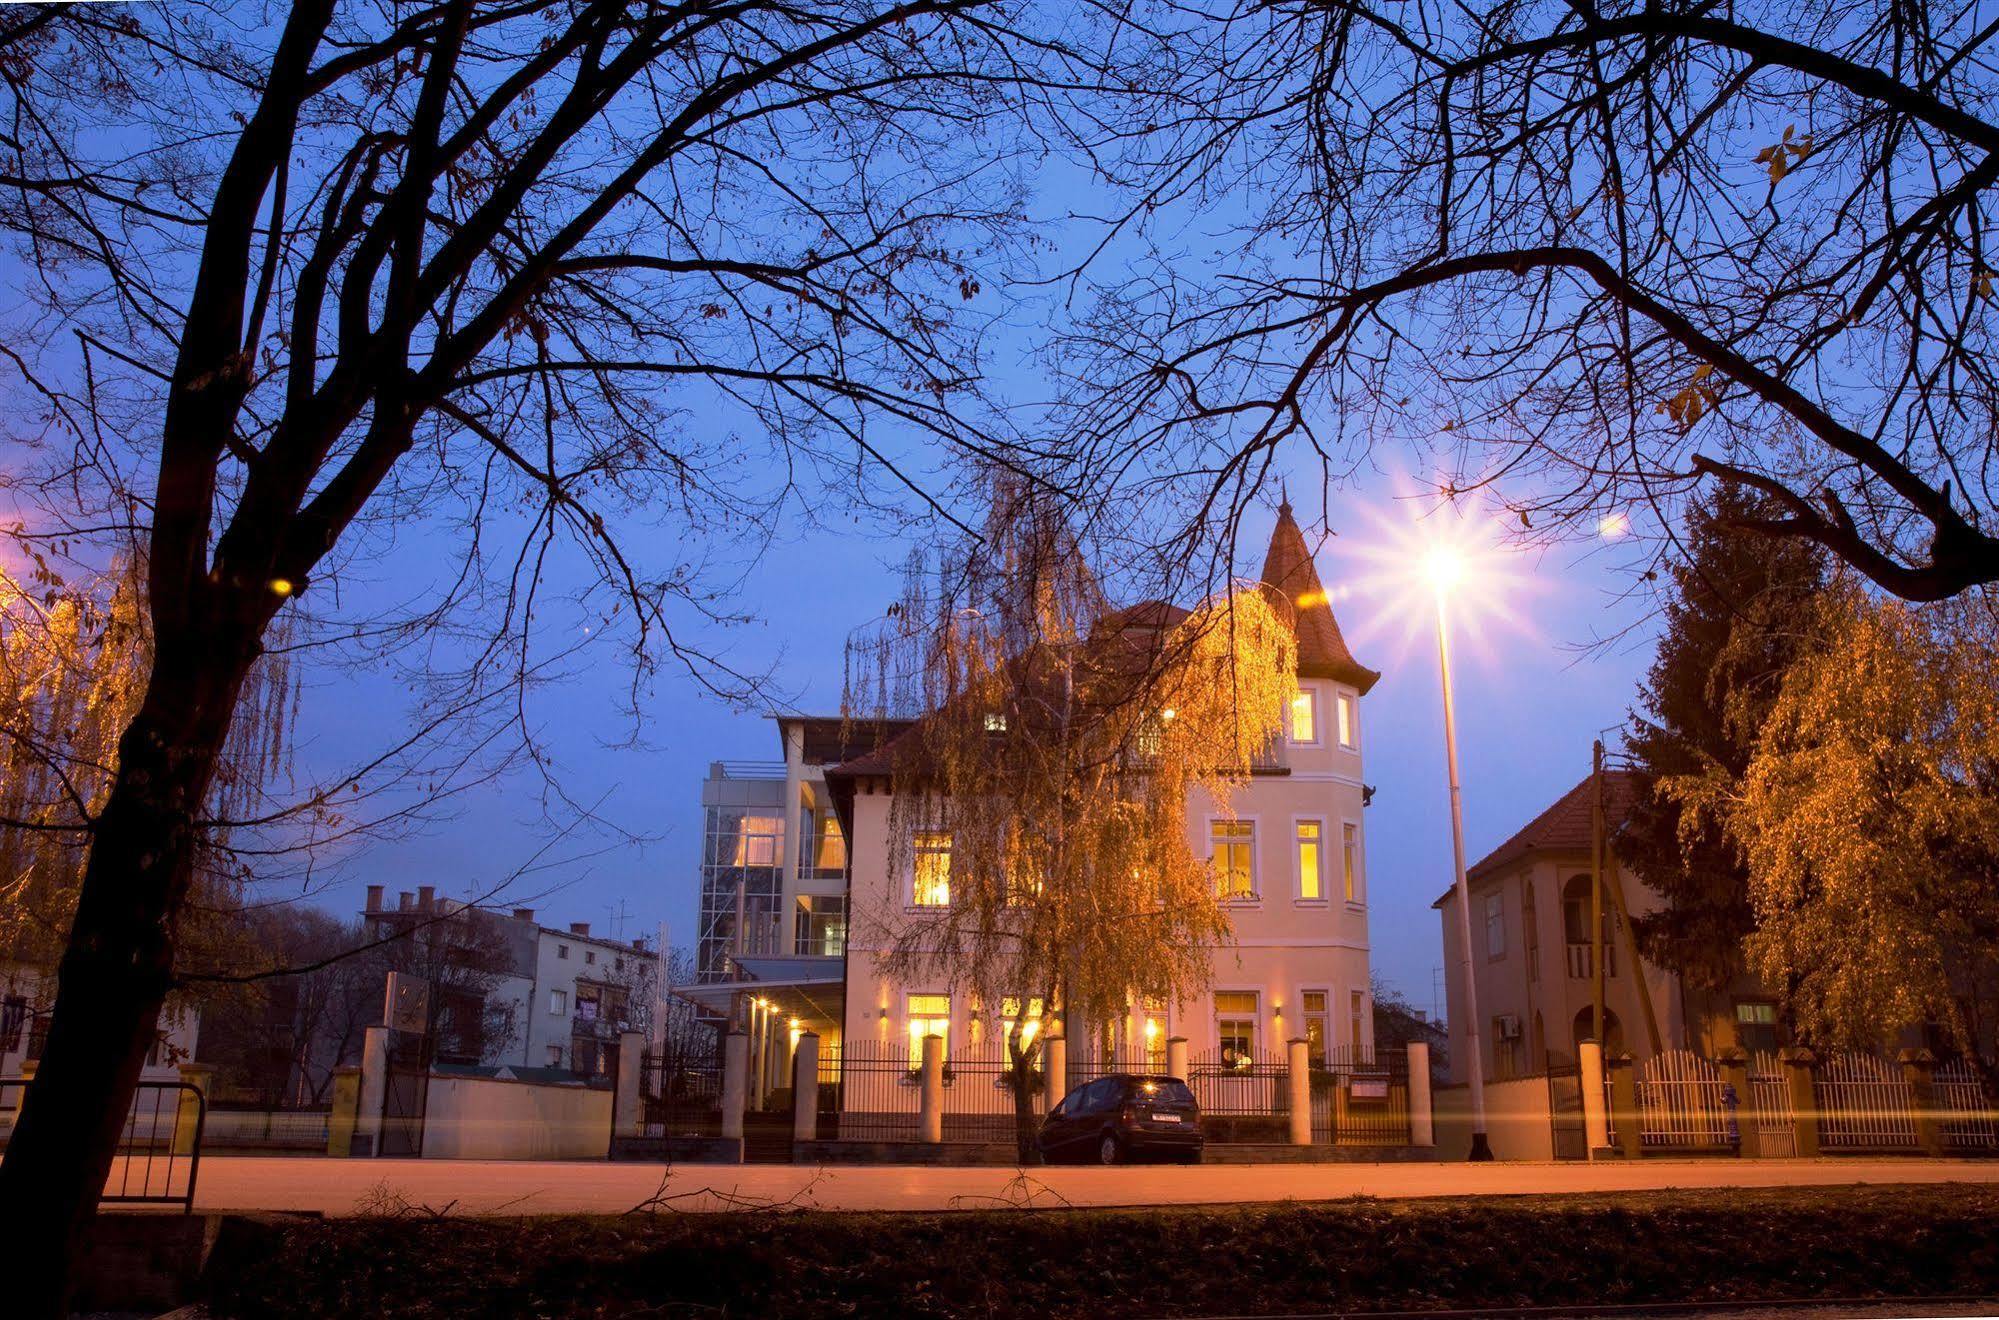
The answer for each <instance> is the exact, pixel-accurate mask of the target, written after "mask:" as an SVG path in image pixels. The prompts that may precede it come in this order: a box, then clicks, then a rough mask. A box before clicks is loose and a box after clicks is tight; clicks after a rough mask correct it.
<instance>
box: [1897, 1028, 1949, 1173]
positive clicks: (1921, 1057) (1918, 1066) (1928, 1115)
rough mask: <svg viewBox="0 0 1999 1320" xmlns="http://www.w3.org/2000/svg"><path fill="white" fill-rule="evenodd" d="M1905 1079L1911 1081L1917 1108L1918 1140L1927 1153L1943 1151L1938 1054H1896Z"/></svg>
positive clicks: (1912, 1098)
mask: <svg viewBox="0 0 1999 1320" xmlns="http://www.w3.org/2000/svg"><path fill="white" fill-rule="evenodd" d="M1896 1059H1897V1061H1898V1062H1900V1063H1901V1065H1902V1078H1903V1080H1904V1081H1906V1082H1908V1084H1909V1099H1910V1101H1911V1103H1912V1104H1913V1105H1914V1107H1915V1111H1916V1112H1915V1119H1916V1141H1917V1142H1918V1143H1919V1144H1920V1145H1921V1146H1922V1148H1923V1154H1925V1155H1942V1154H1943V1128H1942V1127H1940V1126H1939V1125H1938V1123H1937V1100H1936V1072H1937V1056H1936V1055H1934V1054H1931V1053H1930V1052H1929V1051H1928V1050H1924V1049H1914V1050H1903V1051H1902V1052H1901V1053H1900V1054H1898V1055H1897V1056H1896Z"/></svg>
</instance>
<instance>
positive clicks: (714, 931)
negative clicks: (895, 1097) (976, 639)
mask: <svg viewBox="0 0 1999 1320" xmlns="http://www.w3.org/2000/svg"><path fill="white" fill-rule="evenodd" d="M775 723H776V725H777V733H778V739H779V742H780V745H781V746H782V748H783V750H784V759H783V760H781V761H716V762H714V763H713V764H712V765H711V766H710V767H709V770H708V779H707V782H706V783H705V784H703V785H702V790H701V805H702V813H703V817H704V833H703V846H702V853H701V859H702V860H701V905H700V915H699V924H698V925H697V927H696V930H695V951H694V952H695V983H694V984H692V985H685V986H675V987H673V989H674V992H675V993H676V994H678V995H679V996H680V997H682V998H683V999H688V1000H691V1001H693V1002H694V1003H695V1004H696V1005H697V1007H698V1008H699V1009H700V1010H701V1012H702V1013H703V1015H704V1016H705V1017H707V1018H708V1020H710V1021H712V1022H715V1023H717V1024H719V1023H721V1022H723V1021H724V1020H728V1021H733V1022H735V1023H737V1024H738V1025H740V1026H742V1027H743V1028H744V1030H746V1031H748V1032H749V1033H750V1036H751V1038H752V1041H753V1046H752V1057H753V1060H754V1061H755V1066H756V1070H757V1074H758V1077H759V1078H760V1079H761V1083H762V1084H761V1086H760V1088H759V1094H761V1093H762V1091H763V1090H767V1089H769V1088H770V1087H774V1086H779V1085H783V1082H782V1081H780V1080H778V1079H779V1078H781V1077H782V1075H783V1074H782V1068H783V1055H784V1054H785V1053H786V1052H787V1051H788V1048H789V1046H790V1044H791V1042H792V1041H793V1040H795V1039H796V1035H797V1033H800V1032H804V1031H808V1030H809V1031H815V1032H817V1033H819V1035H820V1037H821V1038H822V1040H824V1041H825V1042H827V1044H828V1045H832V1044H835V1043H837V1042H838V1040H839V1039H840V1035H841V1022H842V1015H843V1010H842V1003H843V995H844V985H845V975H846V950H847V879H848V877H847V836H846V833H845V830H844V828H843V827H842V824H841V821H840V818H839V816H838V815H837V814H836V813H835V811H834V807H833V800H832V797H831V795H830V793H829V790H828V785H827V782H826V771H827V769H828V767H831V766H835V765H839V764H840V763H842V762H844V761H847V760H850V759H852V758H854V757H856V756H858V755H861V754H863V753H865V752H867V751H869V750H871V749H872V748H873V747H874V745H875V742H876V740H877V739H878V738H881V737H892V736H893V735H895V734H897V733H900V732H901V731H902V730H903V729H905V728H907V727H908V722H907V721H902V720H888V721H879V722H877V721H869V722H867V724H866V726H865V728H864V729H863V728H860V727H857V726H855V725H854V724H853V723H852V722H850V721H847V720H843V719H841V718H839V717H837V716H792V715H784V716H778V717H776V719H775Z"/></svg>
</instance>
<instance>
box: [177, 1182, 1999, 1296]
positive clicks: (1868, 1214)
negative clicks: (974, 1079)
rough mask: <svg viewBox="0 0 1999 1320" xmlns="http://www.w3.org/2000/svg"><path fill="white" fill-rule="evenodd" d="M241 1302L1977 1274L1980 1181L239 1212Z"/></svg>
mask: <svg viewBox="0 0 1999 1320" xmlns="http://www.w3.org/2000/svg"><path fill="white" fill-rule="evenodd" d="M210 1287H211V1295H210V1298H209V1305H210V1308H211V1309H212V1311H213V1312H214V1314H216V1315H217V1316H223V1317H262V1316H287V1317H291V1316H334V1315H339V1316H348V1315H368V1316H454V1317H456V1316H472V1315H531V1316H604V1315H648V1316H676V1317H678V1316H697V1315H699V1316H718V1315H721V1316H746V1317H750V1316H753V1317H759V1318H760V1320H761V1318H764V1317H770V1318H773V1320H776V1318H781V1317H794V1316H814V1317H817V1316H843V1315H856V1316H876V1315H896V1316H926V1317H960V1316H962V1317H974V1316H976V1317H1012V1316H1020V1317H1026V1316H1066V1315H1090V1316H1141V1315H1165V1316H1171V1315H1201V1314H1207V1315H1213V1314H1222V1313H1233V1314H1281V1313H1285V1312H1292V1313H1296V1312H1300V1311H1325V1310H1335V1309H1342V1308H1351V1309H1354V1310H1420V1309H1430V1308H1439V1309H1441V1308H1476V1307H1481V1306H1519V1305H1541V1306H1546V1305H1562V1304H1571V1303H1577V1302H1593V1303H1618V1302H1645V1303H1657V1302H1675V1301H1710V1300H1725V1299H1731V1298H1743V1299H1749V1298H1776V1297H1875V1296H1887V1297H1892V1296H1898V1295H1900V1296H1922V1295H1958V1294H1985V1293H1999V1188H1990V1187H1974V1186H1927V1187H1840V1188H1805V1189H1798V1190H1754V1191H1735V1190H1731V1191H1722V1192H1709V1191H1700V1192H1677V1191H1674V1192H1645V1193H1629V1194H1617V1195H1591V1196H1535V1197H1504V1198H1483V1199H1470V1198H1466V1199H1458V1200H1434V1201H1374V1200H1367V1199H1356V1200H1348V1201H1332V1202H1311V1203H1303V1202H1301V1203H1294V1204H1280V1205H1264V1206H1255V1207H1242V1208H1236V1207H1201V1208H1173V1209H1161V1210H1044V1211H1026V1210H995V1211H979V1212H956V1213H949V1214H826V1213H797V1214H776V1213H732V1214H676V1213H672V1212H670V1211H668V1212H662V1213H655V1214H642V1215H628V1216H623V1217H617V1218H606V1217H582V1216H577V1217H548V1218H537V1219H459V1218H448V1217H447V1218H442V1219H439V1218H433V1217H430V1216H428V1215H407V1214H405V1215H400V1216H381V1217H373V1218H358V1219H338V1220H327V1221H323V1222H314V1221H300V1222H297V1223H295V1224H292V1225H288V1226H284V1227H278V1228H273V1227H270V1226H268V1225H254V1226H252V1225H238V1226H232V1230H231V1231H230V1232H228V1233H225V1235H224V1237H223V1239H222V1241H221V1242H220V1243H219V1244H218V1247H217V1250H216V1254H215V1257H214V1259H213V1260H212V1261H211V1285H210Z"/></svg>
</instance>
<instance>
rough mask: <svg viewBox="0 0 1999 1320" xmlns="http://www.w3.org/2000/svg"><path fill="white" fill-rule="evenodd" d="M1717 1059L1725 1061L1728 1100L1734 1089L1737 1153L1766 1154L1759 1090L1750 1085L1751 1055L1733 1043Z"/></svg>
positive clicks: (1732, 1115)
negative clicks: (1759, 1116) (1759, 1119)
mask: <svg viewBox="0 0 1999 1320" xmlns="http://www.w3.org/2000/svg"><path fill="white" fill-rule="evenodd" d="M1714 1061H1715V1062H1716V1063H1718V1064H1720V1065H1721V1076H1722V1080H1723V1081H1724V1082H1726V1083H1727V1084H1728V1090H1726V1091H1723V1092H1722V1098H1723V1099H1724V1100H1726V1099H1727V1098H1728V1096H1729V1095H1730V1094H1731V1093H1733V1095H1734V1096H1735V1108H1734V1109H1733V1110H1732V1111H1731V1113H1730V1121H1731V1122H1733V1123H1734V1125H1735V1153H1736V1154H1737V1155H1740V1156H1741V1157H1742V1158H1743V1159H1745V1160H1753V1159H1757V1158H1759V1157H1761V1156H1762V1154H1763V1134H1762V1132H1760V1131H1758V1130H1757V1126H1756V1093H1755V1092H1754V1091H1751V1090H1750V1089H1749V1055H1748V1053H1747V1052H1746V1051H1744V1050H1743V1049H1742V1047H1741V1046H1739V1045H1730V1046H1729V1047H1728V1048H1726V1049H1724V1050H1722V1051H1721V1052H1720V1053H1719V1054H1717V1055H1715V1059H1714Z"/></svg>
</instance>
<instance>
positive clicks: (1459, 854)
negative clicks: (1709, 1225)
mask: <svg viewBox="0 0 1999 1320" xmlns="http://www.w3.org/2000/svg"><path fill="white" fill-rule="evenodd" d="M1437 663H1438V668H1439V669H1440V670H1441V671H1442V673H1443V679H1444V762H1445V766H1446V768H1447V769H1448V770H1449V772H1450V782H1451V857H1452V861H1453V862H1454V863H1455V865H1454V875H1455V887H1456V893H1457V899H1458V955H1459V957H1458V963H1459V967H1460V969H1461V970H1462V973H1463V975H1464V978H1465V1047H1466V1052H1467V1053H1468V1054H1469V1055H1470V1056H1471V1057H1469V1058H1468V1059H1466V1060H1465V1077H1466V1079H1467V1080H1468V1081H1469V1082H1470V1083H1471V1153H1470V1155H1469V1156H1468V1158H1470V1159H1472V1160H1489V1159H1491V1158H1492V1146H1491V1144H1490V1143H1489V1142H1488V1141H1487V1139H1486V1132H1485V1060H1484V1058H1483V1057H1482V1055H1481V1046H1480V1044H1479V1029H1478V983H1477V981H1476V980H1475V979H1474V976H1475V973H1474V971H1473V965H1472V952H1471V892H1470V886H1469V885H1468V884H1467V883H1466V881H1465V811H1464V794H1463V792H1462V791H1461V790H1460V788H1459V786H1458V729H1457V711H1456V709H1455V706H1454V704H1453V702H1452V699H1451V644H1450V635H1449V628H1448V626H1447V625H1446V622H1445V618H1444V593H1443V592H1442V591H1441V590H1440V591H1438V593H1437Z"/></svg>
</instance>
